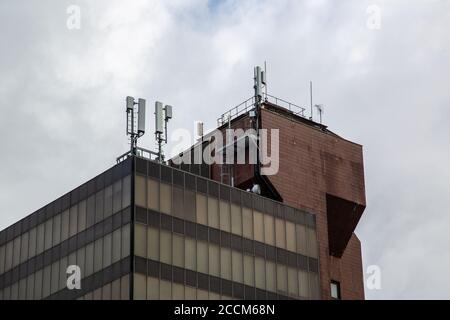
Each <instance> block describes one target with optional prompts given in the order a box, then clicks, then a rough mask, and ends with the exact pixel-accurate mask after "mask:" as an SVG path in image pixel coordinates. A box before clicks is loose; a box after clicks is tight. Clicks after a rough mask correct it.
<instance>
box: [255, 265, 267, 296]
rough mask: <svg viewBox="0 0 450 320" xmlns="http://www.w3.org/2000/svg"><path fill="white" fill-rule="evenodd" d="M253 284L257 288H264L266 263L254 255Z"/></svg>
mask: <svg viewBox="0 0 450 320" xmlns="http://www.w3.org/2000/svg"><path fill="white" fill-rule="evenodd" d="M255 285H256V287H257V288H259V289H263V290H265V289H266V263H265V261H264V259H263V258H261V257H255Z"/></svg>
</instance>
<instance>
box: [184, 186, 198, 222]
mask: <svg viewBox="0 0 450 320" xmlns="http://www.w3.org/2000/svg"><path fill="white" fill-rule="evenodd" d="M195 198H196V196H195V192H193V191H191V190H189V189H185V190H184V217H185V219H186V220H189V221H192V222H195V216H196V214H195V209H196V205H195Z"/></svg>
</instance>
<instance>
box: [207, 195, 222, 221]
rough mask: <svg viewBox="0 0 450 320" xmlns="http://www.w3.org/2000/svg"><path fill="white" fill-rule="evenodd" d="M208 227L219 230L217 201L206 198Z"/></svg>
mask: <svg viewBox="0 0 450 320" xmlns="http://www.w3.org/2000/svg"><path fill="white" fill-rule="evenodd" d="M208 225H209V226H210V227H213V228H216V229H219V201H218V200H217V199H216V198H213V197H208Z"/></svg>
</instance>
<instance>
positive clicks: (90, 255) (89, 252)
mask: <svg viewBox="0 0 450 320" xmlns="http://www.w3.org/2000/svg"><path fill="white" fill-rule="evenodd" d="M93 271H94V243H90V244H88V245H87V246H86V266H85V277H88V276H90V275H91V274H92V273H93Z"/></svg>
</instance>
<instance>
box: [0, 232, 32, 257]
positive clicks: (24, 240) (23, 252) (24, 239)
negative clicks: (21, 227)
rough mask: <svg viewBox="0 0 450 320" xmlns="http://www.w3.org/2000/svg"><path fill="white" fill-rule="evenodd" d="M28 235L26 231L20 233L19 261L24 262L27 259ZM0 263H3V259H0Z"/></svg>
mask: <svg viewBox="0 0 450 320" xmlns="http://www.w3.org/2000/svg"><path fill="white" fill-rule="evenodd" d="M28 237H29V233H28V232H26V233H24V234H22V237H21V238H22V240H21V246H20V263H22V262H24V261H26V260H27V258H28ZM0 259H1V255H0ZM0 261H1V262H0V263H1V264H3V261H4V260H3V259H1V260H0Z"/></svg>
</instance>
